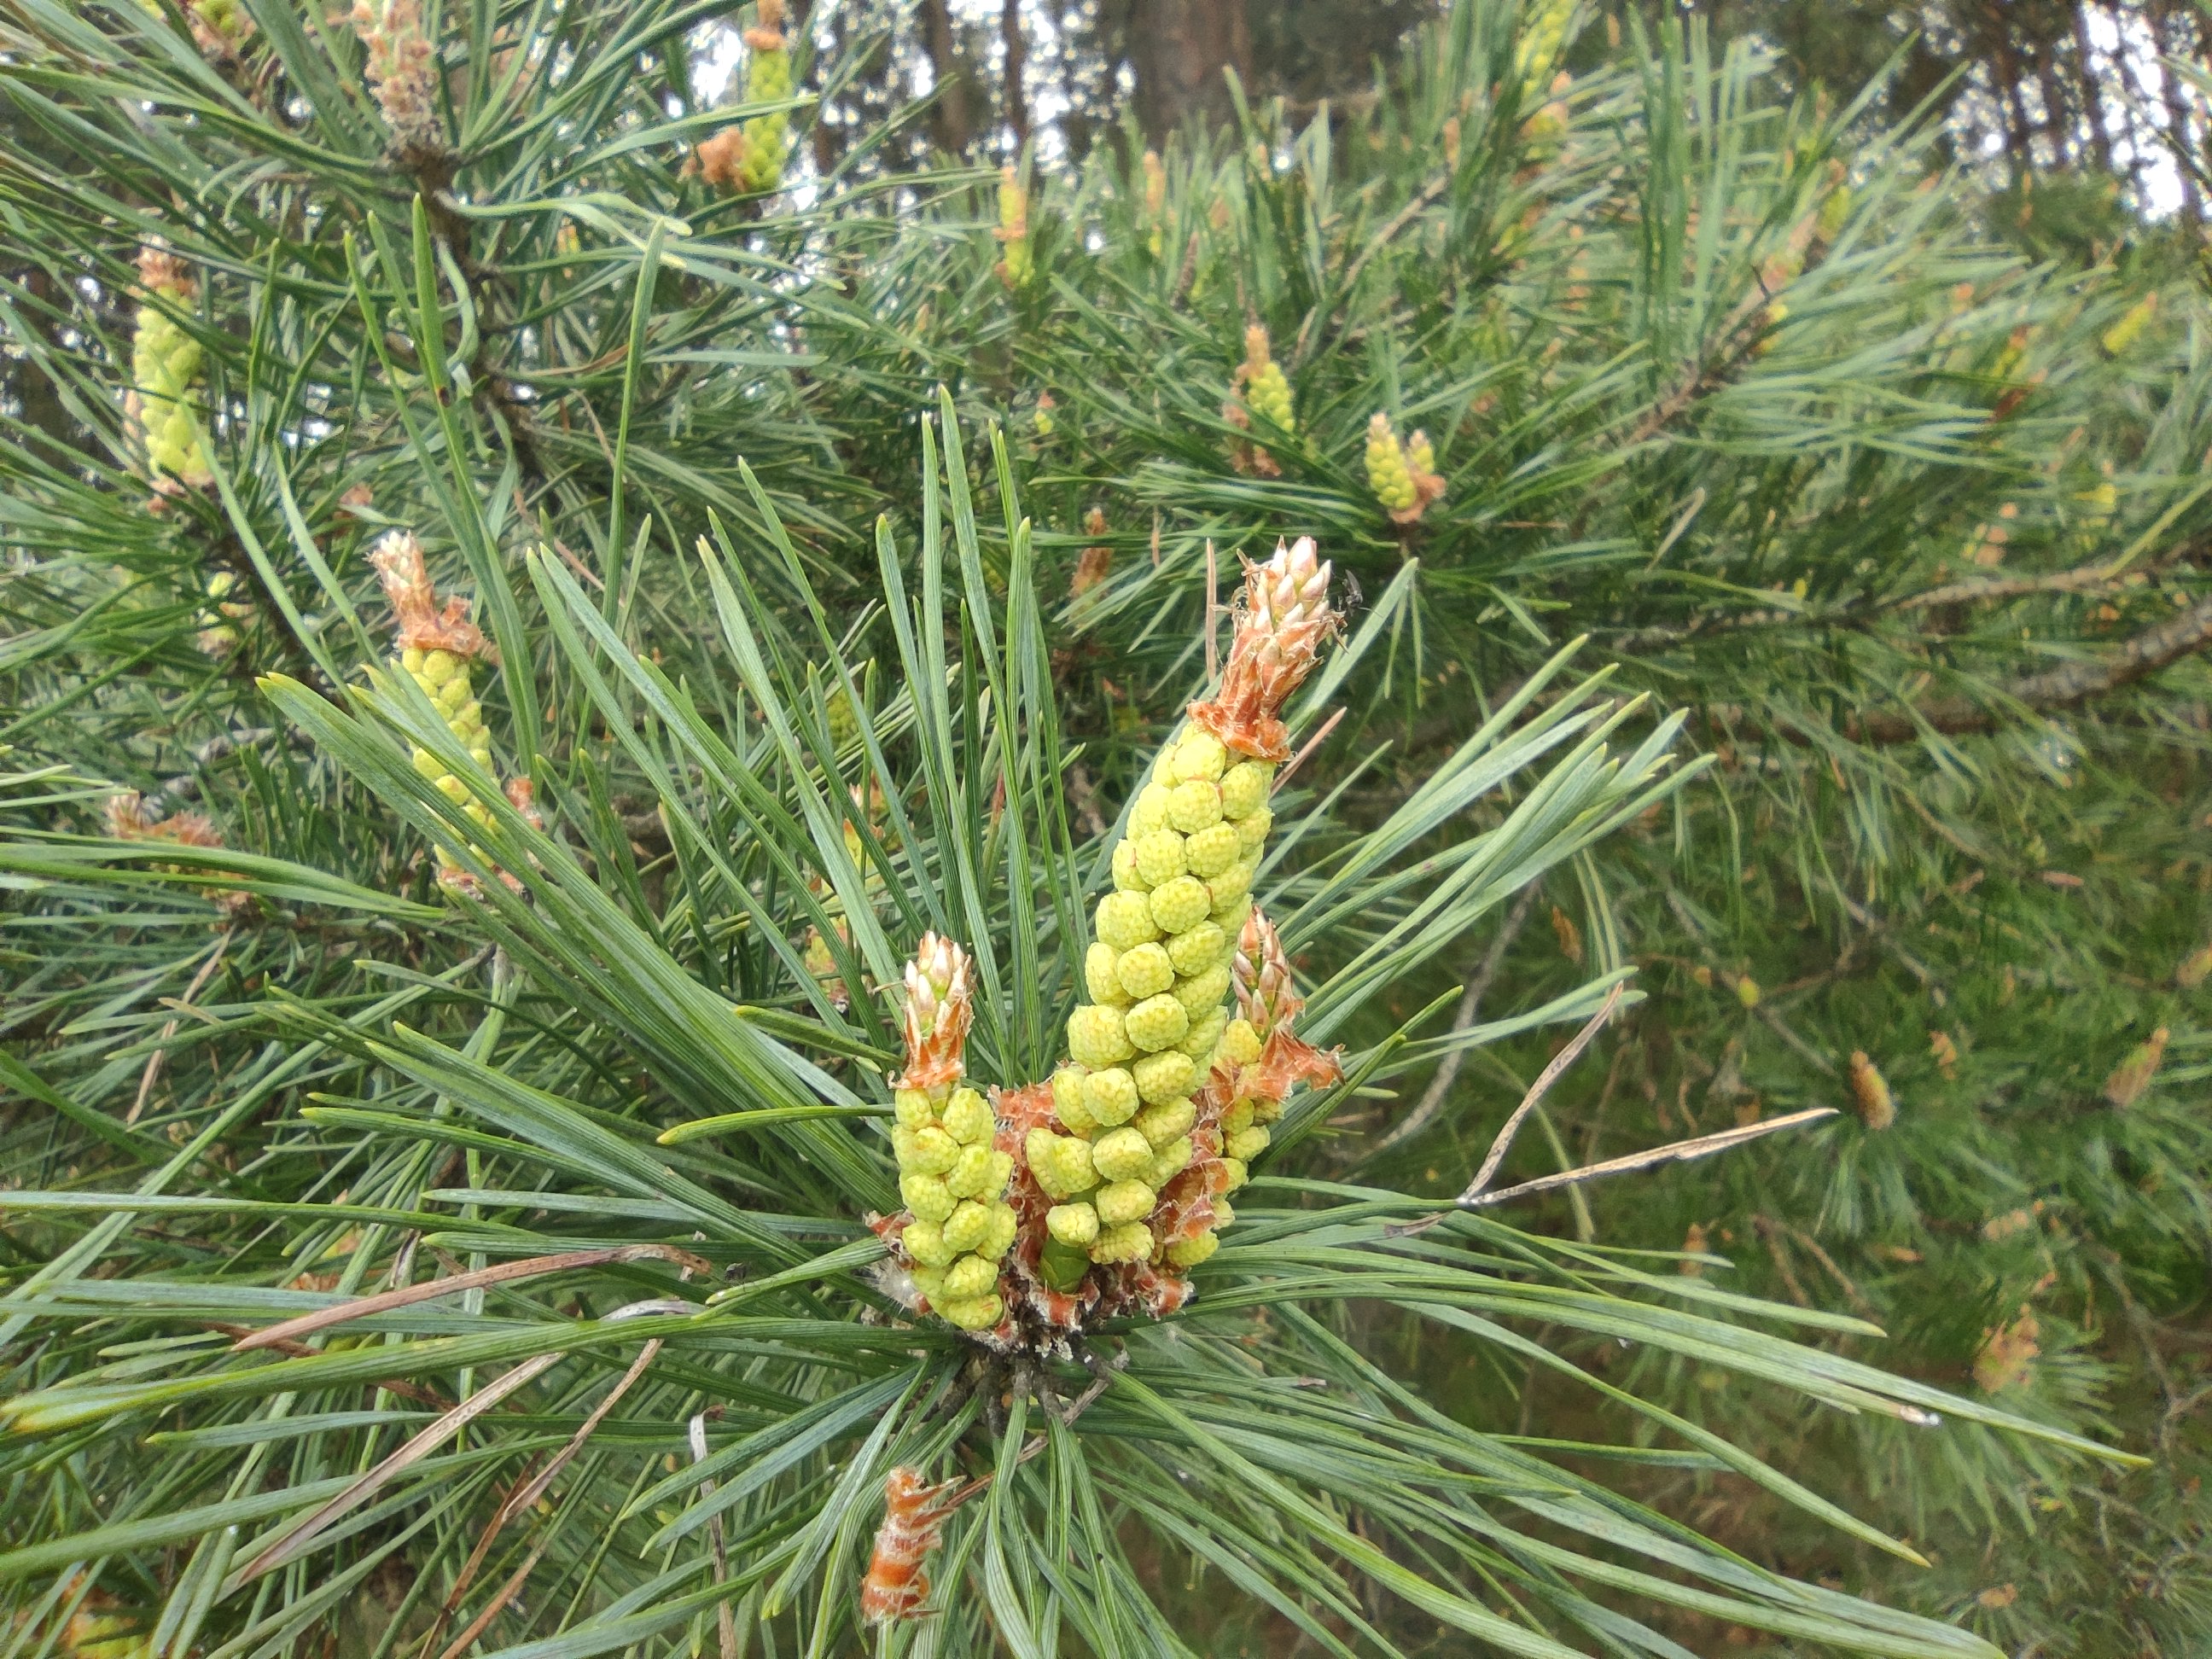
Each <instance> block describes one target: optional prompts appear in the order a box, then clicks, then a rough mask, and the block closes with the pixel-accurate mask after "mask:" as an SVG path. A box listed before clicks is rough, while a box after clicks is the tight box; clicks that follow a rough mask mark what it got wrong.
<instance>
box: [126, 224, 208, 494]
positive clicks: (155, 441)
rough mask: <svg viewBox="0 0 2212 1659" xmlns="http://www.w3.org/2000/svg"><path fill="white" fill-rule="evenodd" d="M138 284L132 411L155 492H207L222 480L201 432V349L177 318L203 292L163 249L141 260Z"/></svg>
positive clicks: (150, 250)
mask: <svg viewBox="0 0 2212 1659" xmlns="http://www.w3.org/2000/svg"><path fill="white" fill-rule="evenodd" d="M138 283H139V287H140V289H141V290H142V292H143V295H144V297H143V299H142V300H141V301H139V304H138V315H137V319H136V322H135V324H134V326H133V328H132V331H131V392H130V394H129V396H128V397H127V398H125V410H126V411H127V412H128V413H129V414H130V415H131V417H132V419H133V420H134V421H135V422H137V428H138V435H139V441H140V442H141V443H142V444H143V446H144V447H145V451H146V465H147V469H148V471H150V472H151V473H152V474H153V476H154V484H155V489H159V490H164V491H166V492H171V493H173V492H174V491H175V490H176V489H179V488H182V489H205V488H206V487H207V486H208V485H210V484H211V483H214V482H215V474H214V472H213V471H211V470H210V467H209V465H208V455H207V444H206V439H205V436H204V433H203V431H202V428H201V425H200V392H201V381H200V364H201V351H200V343H199V342H198V341H197V340H196V339H194V338H193V337H191V335H190V334H188V333H186V332H185V330H184V329H183V328H182V327H181V326H180V325H179V324H178V322H177V320H176V319H175V317H174V316H173V313H174V312H177V311H180V310H182V309H184V308H185V307H187V306H189V305H191V302H192V299H193V297H194V295H197V293H198V291H199V287H198V284H197V283H195V282H194V281H193V280H192V278H191V273H189V272H188V271H187V270H185V267H184V264H183V262H182V261H180V260H179V259H178V258H177V257H176V256H175V255H174V254H173V253H171V252H169V251H168V250H167V249H166V248H162V247H148V248H145V249H143V250H142V251H141V252H140V253H139V255H138Z"/></svg>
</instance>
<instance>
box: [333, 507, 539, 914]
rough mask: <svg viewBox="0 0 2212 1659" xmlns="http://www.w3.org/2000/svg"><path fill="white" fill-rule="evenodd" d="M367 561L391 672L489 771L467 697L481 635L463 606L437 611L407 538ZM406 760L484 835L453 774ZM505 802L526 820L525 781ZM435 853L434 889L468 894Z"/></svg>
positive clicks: (486, 816)
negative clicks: (398, 673)
mask: <svg viewBox="0 0 2212 1659" xmlns="http://www.w3.org/2000/svg"><path fill="white" fill-rule="evenodd" d="M369 562H370V563H371V564H373V565H374V566H375V567H376V574H377V575H378V577H379V578H380V580H382V582H383V584H384V593H385V597H386V599H389V600H390V601H391V602H392V615H393V617H395V619H396V620H397V622H398V629H397V632H396V634H395V636H394V639H393V643H394V645H395V646H396V647H398V656H397V657H396V659H395V660H396V661H397V663H398V666H399V667H400V668H401V669H402V670H403V671H404V672H405V673H406V675H407V677H408V678H410V679H411V680H413V681H414V682H415V684H416V685H417V686H419V687H421V688H422V695H423V696H426V697H428V698H429V700H430V704H431V707H433V708H435V709H436V710H437V711H438V714H439V716H440V718H441V719H442V720H444V721H445V722H446V729H447V731H449V732H452V733H453V736H454V737H455V738H459V741H460V744H461V746H462V748H464V749H465V750H467V751H468V754H469V758H470V759H471V760H473V761H474V762H475V763H477V765H478V766H480V767H482V768H483V769H484V770H485V771H486V772H487V773H489V772H490V771H492V758H491V732H490V729H489V727H488V726H485V724H484V717H483V708H482V706H481V705H479V704H478V703H477V699H476V690H475V665H476V662H477V659H479V658H483V657H488V656H489V655H490V652H491V647H490V645H489V642H488V641H486V640H485V638H484V636H483V630H482V629H479V628H477V625H476V624H475V623H471V621H469V620H468V614H469V602H468V601H467V600H466V599H448V600H447V602H446V605H445V607H444V609H443V610H441V609H440V608H439V605H438V593H437V589H436V588H435V586H433V585H432V584H431V581H430V572H429V568H428V566H427V565H426V564H425V563H424V562H423V558H422V543H420V542H419V541H417V540H416V539H415V537H414V536H413V534H412V533H410V532H407V531H404V530H395V531H393V532H392V533H391V534H390V535H388V536H386V538H384V539H383V540H382V541H381V542H380V543H378V544H377V545H376V548H375V550H374V551H373V552H372V553H370V555H369ZM413 759H414V763H415V769H416V771H417V772H419V773H421V774H422V775H423V776H424V777H426V778H428V779H429V780H430V781H431V783H432V784H433V785H435V787H436V788H437V790H438V793H441V794H442V795H443V796H445V797H446V799H447V800H450V801H452V802H453V804H454V805H457V806H459V808H460V809H461V811H463V812H464V813H465V814H466V815H467V816H468V817H470V818H471V819H472V820H473V821H474V822H476V823H478V824H481V825H483V827H484V828H486V829H489V828H490V827H491V821H492V819H491V809H490V808H489V807H487V806H486V805H484V804H483V802H482V801H480V800H478V799H477V798H476V795H475V794H474V793H473V792H472V791H471V789H470V788H469V786H468V785H467V783H466V782H465V781H463V780H462V779H461V777H460V775H459V774H458V773H455V772H453V771H451V770H449V769H447V765H446V763H444V762H443V761H441V760H440V759H439V758H438V757H436V756H435V755H433V754H432V753H431V752H430V751H429V750H427V749H425V748H423V747H422V746H421V745H420V744H417V745H416V747H415V750H414V755H413ZM507 798H508V799H510V800H511V801H513V803H514V805H515V806H516V808H517V809H518V810H520V811H522V812H523V813H524V815H525V816H526V817H534V816H535V814H534V813H533V812H532V810H531V806H530V798H531V790H530V785H529V781H528V780H526V779H517V780H515V781H513V783H511V784H509V785H508V786H507ZM470 850H471V851H472V852H475V851H477V849H476V848H471V849H470ZM437 853H438V880H439V883H440V884H441V885H442V886H446V887H450V888H453V889H456V890H461V891H466V890H469V889H470V888H471V886H472V885H473V882H472V879H471V877H470V875H469V873H468V872H467V871H466V870H465V869H464V868H463V867H462V866H461V864H460V862H459V860H458V859H456V858H455V857H454V855H453V852H452V851H451V849H449V848H444V847H441V848H438V849H437ZM479 856H482V855H481V854H479Z"/></svg>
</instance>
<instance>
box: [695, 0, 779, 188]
mask: <svg viewBox="0 0 2212 1659" xmlns="http://www.w3.org/2000/svg"><path fill="white" fill-rule="evenodd" d="M745 54H746V55H745V101H746V102H747V103H750V104H773V103H775V102H778V101H780V100H782V99H786V98H788V97H790V96H791V42H790V41H789V40H787V39H785V37H784V33H783V0H760V8H759V11H758V13H757V17H756V21H755V22H754V24H753V26H752V27H750V28H749V29H747V30H746V31H745ZM721 136H722V137H725V138H734V139H738V140H739V142H737V143H733V144H732V145H731V146H730V150H729V152H728V153H727V154H726V156H725V158H724V165H723V167H722V170H721V173H720V176H719V177H718V176H716V174H715V173H714V171H713V170H712V169H711V168H710V169H709V170H708V182H709V183H713V184H720V185H725V186H726V187H727V188H729V189H732V190H736V191H744V192H747V193H753V192H760V191H772V190H776V189H779V188H780V187H781V185H782V184H783V164H784V161H785V158H786V157H787V155H788V154H789V152H790V149H791V112H790V111H788V110H781V109H779V110H771V111H770V112H769V113H767V114H765V115H756V116H754V117H753V118H751V119H750V120H749V121H747V122H746V123H745V124H744V127H743V129H742V130H741V132H739V131H731V132H726V133H725V134H723V135H721ZM700 156H701V159H702V162H704V161H705V160H706V146H704V145H702V146H701V147H700Z"/></svg>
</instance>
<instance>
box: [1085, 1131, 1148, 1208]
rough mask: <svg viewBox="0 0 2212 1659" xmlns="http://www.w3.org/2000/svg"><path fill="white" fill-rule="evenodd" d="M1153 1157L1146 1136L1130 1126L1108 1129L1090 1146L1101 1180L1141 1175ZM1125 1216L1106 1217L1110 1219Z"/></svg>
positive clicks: (1115, 1179) (1120, 1179) (1092, 1160)
mask: <svg viewBox="0 0 2212 1659" xmlns="http://www.w3.org/2000/svg"><path fill="white" fill-rule="evenodd" d="M1151 1162H1152V1142H1151V1141H1149V1140H1147V1139H1145V1136H1144V1132H1143V1131H1142V1130H1139V1129H1136V1128H1133V1127H1129V1128H1121V1129H1113V1130H1109V1131H1108V1132H1107V1133H1105V1134H1103V1135H1101V1136H1099V1137H1098V1139H1097V1141H1096V1142H1095V1143H1094V1144H1093V1145H1092V1146H1091V1164H1092V1165H1093V1166H1094V1167H1095V1168H1096V1169H1097V1171H1098V1175H1099V1178H1100V1179H1101V1180H1104V1181H1127V1179H1128V1178H1129V1177H1130V1176H1135V1175H1141V1174H1142V1173H1143V1172H1144V1170H1145V1166H1146V1164H1150V1163H1151ZM1101 1213H1102V1214H1103V1213H1104V1212H1103V1211H1102V1212H1101ZM1107 1219H1108V1220H1109V1221H1113V1220H1120V1221H1126V1220H1127V1219H1128V1217H1127V1216H1109V1217H1107Z"/></svg>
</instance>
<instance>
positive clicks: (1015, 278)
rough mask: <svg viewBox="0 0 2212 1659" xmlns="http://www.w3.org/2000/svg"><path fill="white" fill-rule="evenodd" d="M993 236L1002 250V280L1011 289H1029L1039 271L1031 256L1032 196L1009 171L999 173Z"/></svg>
mask: <svg viewBox="0 0 2212 1659" xmlns="http://www.w3.org/2000/svg"><path fill="white" fill-rule="evenodd" d="M991 234H993V235H994V236H995V237H997V238H998V239H999V244H1000V255H999V280H1000V282H1002V283H1005V284H1006V286H1007V287H1008V288H1010V289H1017V290H1018V289H1022V288H1024V287H1026V286H1027V285H1028V283H1029V280H1030V275H1031V273H1032V272H1033V271H1034V270H1036V264H1035V261H1034V260H1033V259H1032V258H1031V256H1030V192H1029V188H1028V186H1027V185H1024V184H1023V183H1022V176H1021V174H1020V173H1018V172H1016V171H1015V170H1014V169H1013V168H1012V167H1000V169H999V228H997V229H996V230H994V231H993V232H992V233H991Z"/></svg>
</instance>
